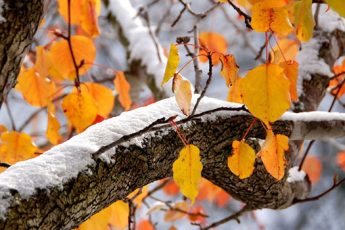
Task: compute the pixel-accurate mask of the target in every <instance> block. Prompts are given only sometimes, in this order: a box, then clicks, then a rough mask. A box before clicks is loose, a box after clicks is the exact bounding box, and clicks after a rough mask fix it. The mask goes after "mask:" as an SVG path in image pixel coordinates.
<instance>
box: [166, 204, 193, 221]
mask: <svg viewBox="0 0 345 230" xmlns="http://www.w3.org/2000/svg"><path fill="white" fill-rule="evenodd" d="M172 207H173V208H172V209H169V210H168V211H166V212H165V215H164V221H167V222H168V221H176V220H179V219H182V218H184V217H185V216H186V213H185V212H187V211H188V205H187V203H186V202H185V201H180V202H177V203H175V204H173V205H172ZM176 209H178V210H182V212H181V211H176Z"/></svg>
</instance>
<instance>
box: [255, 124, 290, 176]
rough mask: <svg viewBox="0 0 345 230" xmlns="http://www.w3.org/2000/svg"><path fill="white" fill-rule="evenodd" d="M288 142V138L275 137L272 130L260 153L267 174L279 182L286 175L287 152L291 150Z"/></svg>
mask: <svg viewBox="0 0 345 230" xmlns="http://www.w3.org/2000/svg"><path fill="white" fill-rule="evenodd" d="M288 141H289V138H288V137H287V136H284V135H281V134H277V135H274V133H273V131H272V130H267V136H266V140H265V142H264V144H263V146H262V148H261V150H260V151H259V153H258V155H259V156H260V157H261V159H262V162H263V163H264V166H265V168H266V170H267V172H268V173H269V174H271V176H273V177H274V178H276V179H277V180H281V179H282V178H283V177H284V174H285V151H287V150H288V149H289V145H288Z"/></svg>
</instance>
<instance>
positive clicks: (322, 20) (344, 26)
mask: <svg viewBox="0 0 345 230" xmlns="http://www.w3.org/2000/svg"><path fill="white" fill-rule="evenodd" d="M320 7H321V8H320V12H319V18H318V26H319V27H320V28H321V29H322V30H323V31H326V32H332V31H334V30H336V29H338V30H342V31H345V19H344V18H342V17H340V16H339V14H338V13H336V12H334V11H333V10H331V9H329V10H328V7H327V5H326V4H321V6H320Z"/></svg>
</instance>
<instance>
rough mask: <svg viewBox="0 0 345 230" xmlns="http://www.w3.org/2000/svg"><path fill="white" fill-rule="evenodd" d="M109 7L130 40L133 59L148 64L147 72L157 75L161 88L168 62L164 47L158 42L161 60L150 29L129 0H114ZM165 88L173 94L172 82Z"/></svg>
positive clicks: (156, 78)
mask: <svg viewBox="0 0 345 230" xmlns="http://www.w3.org/2000/svg"><path fill="white" fill-rule="evenodd" d="M109 9H110V11H111V12H112V13H113V14H114V15H115V17H116V19H117V20H118V22H119V23H120V25H121V28H122V30H123V32H124V34H125V36H126V38H127V39H128V41H129V50H130V55H131V56H130V58H131V60H140V61H141V63H142V64H143V65H144V66H146V70H147V72H148V73H149V74H152V75H153V76H154V77H155V83H156V86H157V87H158V88H161V86H160V84H161V82H162V80H163V76H164V71H165V66H166V64H167V58H166V57H165V55H164V53H163V48H162V47H161V46H160V44H159V43H157V45H158V50H159V54H160V57H161V60H159V58H158V54H157V48H156V46H155V44H154V42H153V40H152V37H151V36H150V34H149V30H148V28H147V27H145V26H144V25H143V22H142V21H141V19H140V17H139V16H138V15H137V14H138V11H137V10H135V9H134V8H133V6H132V5H131V3H130V1H129V0H125V1H124V0H112V1H110V6H109ZM156 40H157V38H156ZM164 90H165V92H166V93H168V94H169V95H171V94H172V93H171V86H170V84H166V85H165V86H164Z"/></svg>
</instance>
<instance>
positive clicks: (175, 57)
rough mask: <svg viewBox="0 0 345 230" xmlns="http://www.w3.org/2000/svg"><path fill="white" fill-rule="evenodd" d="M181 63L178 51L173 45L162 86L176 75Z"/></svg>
mask: <svg viewBox="0 0 345 230" xmlns="http://www.w3.org/2000/svg"><path fill="white" fill-rule="evenodd" d="M179 63H180V56H179V54H178V49H177V47H176V46H175V45H174V44H171V45H170V51H169V57H168V63H167V66H166V67H165V72H164V78H163V81H162V83H161V86H162V85H164V84H165V83H167V82H168V81H169V80H170V78H172V77H173V76H174V75H175V72H176V69H177V67H178V64H179Z"/></svg>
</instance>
